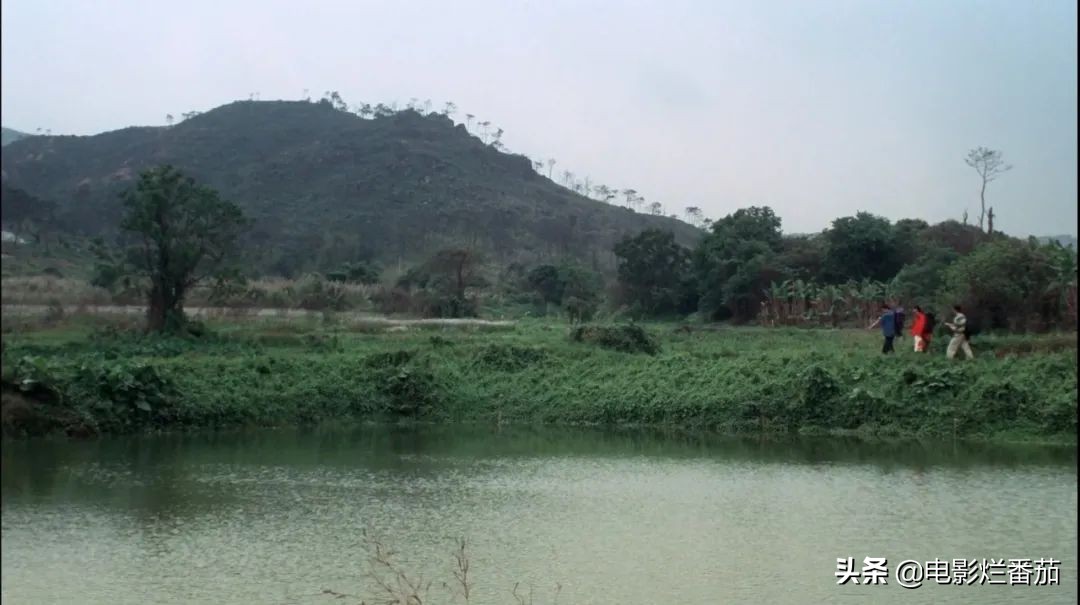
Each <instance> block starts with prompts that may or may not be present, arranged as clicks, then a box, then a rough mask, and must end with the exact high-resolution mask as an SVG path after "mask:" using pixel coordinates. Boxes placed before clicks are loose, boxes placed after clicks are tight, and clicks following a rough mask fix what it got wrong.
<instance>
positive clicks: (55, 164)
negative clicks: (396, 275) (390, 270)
mask: <svg viewBox="0 0 1080 605" xmlns="http://www.w3.org/2000/svg"><path fill="white" fill-rule="evenodd" d="M0 163H2V169H3V183H4V188H5V189H7V190H12V189H20V190H24V191H25V192H26V193H28V194H30V195H32V196H36V197H37V198H40V199H42V200H46V201H48V202H52V203H54V204H55V205H56V212H55V220H56V223H57V224H58V225H61V226H62V227H63V228H64V229H67V230H71V231H76V232H79V233H81V234H84V235H99V234H102V233H106V232H109V231H110V230H111V229H113V228H115V226H116V225H117V224H118V221H119V218H120V214H121V204H120V201H119V197H118V194H119V193H120V192H121V191H123V190H124V189H125V188H127V187H129V186H130V185H131V184H132V183H133V182H134V179H135V178H136V177H137V175H138V172H139V171H140V170H143V169H145V168H148V167H150V166H153V165H157V164H165V163H168V164H173V165H175V166H176V167H177V168H179V169H181V170H183V171H184V172H186V173H188V174H190V175H191V176H193V177H194V178H196V179H197V180H199V181H200V182H203V183H205V184H207V185H210V186H212V187H214V188H216V189H218V190H219V191H220V192H221V193H222V195H223V197H225V198H227V199H231V200H233V201H235V202H236V203H237V204H238V205H240V206H241V207H242V208H243V209H244V210H245V212H247V213H248V214H249V215H251V216H252V217H253V218H254V219H255V226H254V228H253V231H252V234H251V236H252V240H253V243H254V245H257V246H260V247H261V248H262V249H264V250H266V251H267V252H268V253H269V254H268V256H272V257H274V260H269V261H267V262H266V266H265V267H264V268H265V269H266V270H268V271H271V272H276V273H281V274H290V273H295V272H297V271H302V270H310V269H326V268H328V267H332V266H335V265H338V264H341V263H345V262H351V261H355V260H369V259H376V260H380V261H383V262H389V261H392V260H397V261H398V262H400V261H402V260H416V259H418V258H421V257H423V256H424V255H426V254H430V253H431V252H433V251H434V250H436V249H438V248H439V247H444V246H449V245H468V246H471V247H476V248H479V249H481V250H484V251H486V252H489V253H491V255H492V256H493V257H498V258H500V259H503V260H506V261H511V260H519V261H521V262H533V261H536V260H538V259H542V258H551V257H556V256H573V257H576V258H578V259H580V260H582V261H584V262H588V263H590V264H592V265H593V266H594V267H595V268H597V269H602V270H606V271H609V270H611V269H612V268H613V266H614V258H613V255H612V254H611V248H612V246H613V245H614V243H615V241H617V240H618V239H619V238H620V237H622V236H625V235H630V234H634V233H637V232H639V231H641V230H643V229H647V228H661V229H666V230H670V231H673V232H674V233H675V234H676V237H677V239H678V240H679V241H680V242H682V243H684V244H686V245H692V244H693V243H694V242H695V241H696V239H697V237H698V236H699V235H700V233H701V231H700V230H698V229H697V228H695V227H693V226H691V225H688V224H686V223H684V222H682V221H679V220H676V219H672V218H669V217H661V216H654V215H646V214H638V213H635V212H633V211H631V210H629V209H626V208H621V207H616V206H611V205H608V204H605V203H603V202H600V201H597V200H594V199H591V198H588V197H585V196H582V195H580V194H578V193H575V192H573V191H571V190H569V189H567V188H565V187H562V186H561V185H558V184H556V183H554V182H553V181H552V180H550V179H548V178H547V177H546V176H543V175H540V174H538V173H537V172H536V171H535V170H534V168H533V164H532V162H531V161H530V160H529V159H528V158H526V157H525V156H521V155H514V154H508V153H502V152H500V151H498V150H496V149H495V148H493V147H492V146H491V145H488V144H486V143H484V142H482V141H481V140H480V139H479V138H477V137H475V136H473V135H471V134H470V133H468V131H467V130H466V128H465V126H464V125H462V124H454V122H453V121H452V120H451V119H450V118H448V117H447V116H444V115H441V114H435V113H430V114H427V115H422V114H421V113H419V112H417V111H414V110H405V111H400V112H397V113H393V114H392V115H383V116H380V117H375V118H373V119H364V118H361V117H358V116H356V115H353V114H351V113H347V112H344V111H340V110H338V109H336V108H334V107H332V106H331V105H330V104H329V103H323V102H318V103H311V102H306V101H237V102H234V103H229V104H226V105H223V106H221V107H218V108H215V109H213V110H210V111H207V112H205V113H202V114H199V115H196V116H194V117H190V118H189V119H186V120H184V121H182V122H180V123H179V124H176V125H174V126H166V127H146V126H133V127H128V128H123V129H119V130H115V131H110V132H106V133H101V134H97V135H92V136H43V137H42V136H38V137H30V138H28V139H21V140H18V141H15V142H13V143H11V144H10V145H7V146H5V147H4V148H3V150H2V160H0ZM7 215H8V212H7V210H5V217H4V221H5V223H7V222H9V221H10V220H15V219H17V218H18V217H15V216H10V217H9V216H7ZM305 256H306V257H311V262H306V261H303V259H302V258H300V259H298V258H297V257H305Z"/></svg>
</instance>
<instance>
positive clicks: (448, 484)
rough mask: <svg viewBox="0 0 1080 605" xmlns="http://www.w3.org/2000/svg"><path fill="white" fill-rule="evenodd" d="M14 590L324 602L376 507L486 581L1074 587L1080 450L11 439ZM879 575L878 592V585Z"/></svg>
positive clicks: (373, 435) (694, 589)
mask: <svg viewBox="0 0 1080 605" xmlns="http://www.w3.org/2000/svg"><path fill="white" fill-rule="evenodd" d="M2 481H3V562H2V568H0V569H2V574H3V576H2V585H3V592H4V602H5V603H6V602H9V601H10V602H12V603H20V602H28V603H37V602H49V603H58V602H69V603H146V602H212V603H249V602H260V603H276V602H280V603H286V602H321V601H323V600H324V597H319V596H317V594H318V593H319V592H320V591H321V590H322V589H323V588H333V589H335V590H340V591H345V592H354V593H355V592H358V591H362V588H361V587H360V586H359V585H358V584H359V582H360V580H361V573H360V571H361V564H362V562H363V559H364V552H363V551H362V546H361V540H360V535H361V532H362V531H363V530H364V529H365V528H372V529H374V530H375V531H377V532H378V533H381V534H384V535H385V536H386V537H387V539H388V540H389V541H390V542H391V543H392V544H393V545H395V546H396V547H398V548H399V549H400V550H402V551H404V552H405V553H407V554H408V555H409V559H408V563H409V565H410V566H411V567H412V568H414V569H416V570H418V571H424V572H425V574H426V575H427V576H429V577H431V576H434V577H438V578H449V570H450V567H449V565H450V561H451V559H450V552H451V549H452V539H453V538H454V537H455V536H467V537H468V538H469V539H470V541H471V543H472V558H473V573H474V574H475V575H474V577H475V580H476V582H477V585H476V587H475V593H474V599H473V600H472V602H473V603H504V602H513V600H512V598H510V595H509V589H510V587H512V586H513V584H514V583H515V582H521V583H522V585H532V586H534V587H535V588H536V590H537V595H538V602H542V601H543V598H542V596H543V595H546V594H550V590H551V588H552V587H553V586H554V585H555V584H556V583H560V584H561V585H562V586H563V589H562V593H561V596H560V602H566V603H611V602H619V603H655V602H683V603H713V602H768V603H773V602H776V603H803V602H841V603H850V602H865V601H866V600H873V601H886V602H888V601H893V602H904V603H912V602H924V603H932V602H945V603H961V602H965V603H966V602H979V603H994V602H1031V603H1037V602H1038V603H1044V602H1050V603H1054V602H1060V603H1068V602H1076V598H1077V590H1076V577H1077V576H1076V563H1077V541H1076V512H1077V496H1076V450H1075V448H1047V447H1031V446H1028V447H1018V446H1013V447H1004V446H990V445H978V444H959V443H947V444H934V443H912V442H903V443H881V442H877V443H869V442H862V441H858V440H842V439H813V440H807V439H802V440H794V441H776V440H766V439H757V438H750V439H739V438H724V437H716V436H708V435H689V434H686V433H658V432H640V431H599V430H584V429H582V430H552V429H536V428H512V429H507V428H503V429H493V428H467V427H452V428H435V427H425V428H400V427H373V426H364V427H358V428H353V429H337V430H325V429H324V430H318V429H300V430H278V431H253V432H237V433H215V434H185V435H174V436H162V437H140V438H129V439H102V440H96V441H87V442H41V441H37V442H13V443H6V444H5V445H4V448H3V458H2ZM875 555H878V556H888V557H890V559H895V560H897V561H898V560H900V559H903V558H913V559H933V558H935V557H941V558H959V557H967V558H982V557H996V558H1001V557H1005V558H1013V557H1032V558H1039V557H1050V556H1052V557H1055V558H1057V559H1061V560H1063V562H1064V563H1063V565H1062V571H1061V576H1062V581H1063V584H1064V585H1063V586H1059V587H1051V588H1046V587H1039V588H1034V587H1031V588H1007V587H1006V589H1004V590H1002V589H999V587H980V586H972V587H964V588H957V587H938V586H931V587H924V588H922V589H919V590H918V591H905V590H902V589H899V588H897V587H895V586H889V587H884V588H878V587H858V588H852V587H848V586H845V587H838V586H836V585H835V578H834V576H833V572H834V571H835V559H836V558H837V557H847V556H852V557H855V558H856V559H857V560H860V561H861V559H862V557H864V556H875ZM865 590H876V591H877V592H874V593H873V595H870V593H866V594H863V593H862V592H857V591H865Z"/></svg>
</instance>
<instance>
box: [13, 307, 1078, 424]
mask: <svg viewBox="0 0 1080 605" xmlns="http://www.w3.org/2000/svg"><path fill="white" fill-rule="evenodd" d="M103 321H105V320H103V319H100V318H98V319H90V318H78V317H76V318H66V319H64V320H62V321H60V322H57V323H55V324H54V325H51V326H49V327H38V328H36V329H21V330H19V331H18V332H16V333H7V334H5V336H4V342H5V351H4V370H3V372H4V395H3V397H4V406H3V428H4V432H5V434H6V435H9V436H13V435H37V434H44V433H68V434H74V435H82V434H94V433H117V432H130V431H137V430H148V429H149V430H153V429H166V430H170V429H182V428H185V427H222V426H237V425H283V424H294V423H312V422H319V421H326V420H335V421H337V420H340V421H342V422H345V421H353V420H379V421H386V420H394V421H396V420H409V421H413V420H418V421H430V422H481V423H494V422H501V423H556V424H610V425H625V424H635V425H656V426H678V427H687V428H698V429H715V430H721V431H729V432H760V431H764V432H801V433H817V432H831V433H851V432H854V433H859V434H865V435H880V436H905V435H920V436H935V437H953V436H956V437H963V438H975V439H995V440H1033V441H1066V442H1070V441H1075V438H1076V418H1077V408H1076V406H1077V391H1076V388H1077V366H1076V363H1077V359H1076V337H1075V334H1069V335H1059V336H1040V337H1019V336H1015V337H989V336H988V337H986V338H983V339H979V340H977V341H976V342H975V349H976V354H977V355H978V357H977V358H976V359H975V360H973V361H969V362H959V361H956V362H950V361H949V360H946V359H945V356H944V350H943V345H944V343H943V342H938V343H935V345H936V350H935V351H934V352H933V354H931V355H928V356H922V355H916V354H914V353H912V352H910V351H909V350H908V347H907V346H904V347H902V348H901V350H900V351H899V352H898V354H897V355H895V356H892V357H888V358H885V357H883V356H882V355H880V353H878V351H879V347H880V342H879V338H878V337H877V335H876V334H875V333H872V332H865V331H844V330H838V331H827V330H799V329H761V328H744V329H740V328H720V329H703V328H689V329H687V328H681V327H680V326H678V325H676V324H649V325H647V326H646V330H647V331H648V333H649V334H650V335H651V336H653V337H654V339H655V342H654V343H653V344H655V345H657V348H658V350H657V351H653V353H654V354H648V353H642V352H624V351H622V350H618V349H619V348H625V349H639V350H640V349H641V348H642V347H639V345H640V343H637V344H634V343H635V342H637V341H636V340H635V338H629V339H624V340H625V342H629V343H630V344H629V345H626V346H625V347H620V346H619V345H620V343H622V344H625V342H623V341H620V340H619V338H615V341H614V342H610V341H609V340H605V338H604V337H603V335H601V337H593V336H594V335H593V334H592V333H591V332H589V331H584V332H581V333H578V336H579V337H580V340H578V341H575V340H574V339H572V338H571V337H570V335H569V332H570V330H569V328H568V326H566V325H565V324H558V323H550V322H547V323H545V322H526V323H519V324H517V325H514V326H475V325H474V326H469V325H464V326H449V327H447V326H437V325H435V326H425V325H416V326H412V327H403V326H394V327H389V328H387V327H385V326H382V327H380V326H373V325H370V324H349V323H340V322H335V321H334V320H333V317H332V316H327V317H326V318H325V319H322V320H318V319H309V320H296V319H290V320H288V321H284V320H280V321H275V320H272V319H247V320H235V319H234V320H221V321H220V322H218V323H211V324H210V325H209V326H208V327H209V334H208V336H206V337H204V338H201V339H198V340H168V339H165V340H163V339H155V338H147V337H141V336H138V335H136V334H135V333H132V332H128V331H122V330H109V329H107V328H105V327H103V326H102V325H101V322H103ZM639 336H640V335H639ZM612 347H614V348H612ZM648 348H649V347H648V346H646V347H644V349H648Z"/></svg>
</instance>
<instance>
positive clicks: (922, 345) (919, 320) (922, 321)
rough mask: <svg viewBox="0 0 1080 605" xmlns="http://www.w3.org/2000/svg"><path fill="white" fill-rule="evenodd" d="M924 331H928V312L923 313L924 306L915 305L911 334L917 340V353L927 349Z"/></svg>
mask: <svg viewBox="0 0 1080 605" xmlns="http://www.w3.org/2000/svg"><path fill="white" fill-rule="evenodd" d="M924 332H926V313H923V310H922V307H920V306H919V305H915V320H914V321H913V322H911V336H912V337H913V338H914V341H915V342H914V344H915V352H916V353H922V352H924V351H926V342H925V341H924V340H923V333H924Z"/></svg>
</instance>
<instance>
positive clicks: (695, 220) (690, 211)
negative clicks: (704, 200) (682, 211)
mask: <svg viewBox="0 0 1080 605" xmlns="http://www.w3.org/2000/svg"><path fill="white" fill-rule="evenodd" d="M686 219H687V222H688V223H690V224H691V225H694V226H695V227H699V226H701V208H698V207H697V206H687V207H686Z"/></svg>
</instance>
